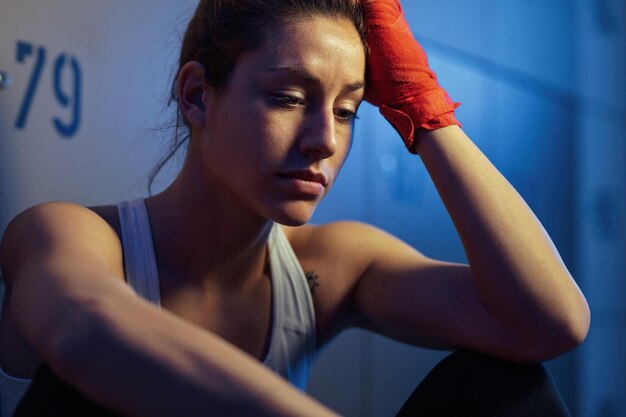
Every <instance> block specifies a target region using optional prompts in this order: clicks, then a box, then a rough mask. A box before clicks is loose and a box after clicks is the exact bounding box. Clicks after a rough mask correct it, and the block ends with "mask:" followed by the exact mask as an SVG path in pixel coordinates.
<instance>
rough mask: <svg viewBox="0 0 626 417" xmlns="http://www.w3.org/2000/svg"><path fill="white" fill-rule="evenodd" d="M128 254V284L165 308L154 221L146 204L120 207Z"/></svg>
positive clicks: (123, 244) (124, 244) (123, 234)
mask: <svg viewBox="0 0 626 417" xmlns="http://www.w3.org/2000/svg"><path fill="white" fill-rule="evenodd" d="M117 210H118V213H119V217H120V229H121V233H122V248H123V250H124V273H125V274H126V281H127V282H128V284H129V285H130V286H131V287H132V288H133V289H134V290H135V292H137V294H138V295H139V296H140V297H142V298H144V299H146V300H147V301H149V302H150V303H152V304H154V305H156V306H159V307H160V306H161V293H160V290H159V274H158V269H157V264H156V256H155V254H154V244H153V241H152V231H151V228H150V218H149V217H148V210H147V209H146V205H145V203H144V200H143V199H141V198H139V199H136V200H132V201H125V202H121V203H118V204H117Z"/></svg>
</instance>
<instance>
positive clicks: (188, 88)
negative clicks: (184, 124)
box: [178, 61, 209, 127]
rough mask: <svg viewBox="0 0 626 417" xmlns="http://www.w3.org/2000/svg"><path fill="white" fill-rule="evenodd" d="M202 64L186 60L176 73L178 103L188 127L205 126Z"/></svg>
mask: <svg viewBox="0 0 626 417" xmlns="http://www.w3.org/2000/svg"><path fill="white" fill-rule="evenodd" d="M204 71H205V70H204V65H202V64H201V63H199V62H198V61H190V62H187V63H186V64H185V65H183V67H182V68H181V69H180V72H179V74H178V103H179V106H180V108H181V110H182V112H183V114H184V115H185V118H186V119H187V121H188V122H189V125H190V127H191V126H193V127H204V126H205V119H204V116H205V111H206V99H207V96H206V92H207V91H208V89H209V86H208V85H207V83H206V81H205V79H204Z"/></svg>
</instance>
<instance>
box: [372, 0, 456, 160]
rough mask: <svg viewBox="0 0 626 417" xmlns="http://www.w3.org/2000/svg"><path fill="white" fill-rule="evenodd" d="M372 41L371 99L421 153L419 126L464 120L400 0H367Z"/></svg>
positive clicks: (446, 123) (437, 126)
mask: <svg viewBox="0 0 626 417" xmlns="http://www.w3.org/2000/svg"><path fill="white" fill-rule="evenodd" d="M363 6H364V10H365V18H366V21H367V27H368V35H367V42H368V46H369V59H368V76H367V89H366V91H365V100H367V101H369V102H370V103H372V104H374V105H375V106H379V107H380V112H381V113H382V115H383V116H385V118H386V119H387V120H388V121H389V122H390V123H391V124H392V125H393V126H394V127H395V128H396V129H397V130H398V132H399V133H400V135H401V136H402V138H403V139H404V143H405V145H406V147H407V148H408V149H409V151H411V152H413V153H415V149H414V148H413V141H414V138H415V130H416V129H418V128H424V129H428V130H434V129H437V128H440V127H444V126H449V125H459V126H460V125H461V124H460V123H459V121H458V120H457V119H456V117H455V116H454V110H455V109H456V108H457V107H459V106H460V103H455V102H454V101H452V99H450V97H449V96H448V93H446V92H445V90H444V89H443V88H441V87H440V86H439V84H438V82H437V77H436V75H435V73H434V72H433V71H432V70H431V69H430V67H429V66H428V59H427V58H426V54H425V53H424V50H423V49H422V47H421V46H420V45H419V43H417V41H416V40H415V38H414V37H413V34H412V33H411V29H410V28H409V25H408V23H407V21H406V19H405V18H404V14H403V12H402V6H401V5H400V1H399V0H363Z"/></svg>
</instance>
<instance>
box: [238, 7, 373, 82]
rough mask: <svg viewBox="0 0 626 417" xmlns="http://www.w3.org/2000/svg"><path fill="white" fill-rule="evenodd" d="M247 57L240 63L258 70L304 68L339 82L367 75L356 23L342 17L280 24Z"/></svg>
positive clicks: (307, 18) (306, 19)
mask: <svg viewBox="0 0 626 417" xmlns="http://www.w3.org/2000/svg"><path fill="white" fill-rule="evenodd" d="M244 55H247V56H242V57H241V58H242V60H241V61H240V64H242V65H243V66H244V67H245V66H252V67H254V69H255V70H256V71H269V70H271V69H273V68H279V67H290V68H303V69H306V70H307V71H309V72H313V73H315V74H316V76H319V77H322V78H327V79H335V80H337V81H338V82H339V81H341V82H346V81H347V80H349V82H358V81H362V80H363V79H364V76H365V75H364V74H365V48H364V46H363V43H362V41H361V38H360V36H359V34H358V32H357V30H356V28H355V27H354V24H352V23H351V22H350V21H348V20H347V19H345V18H342V17H328V16H312V17H300V18H297V19H294V20H293V21H290V22H288V23H285V24H281V25H277V26H276V27H273V28H271V29H270V30H268V33H267V35H266V40H265V42H264V43H263V45H262V46H261V47H260V48H258V49H256V50H254V51H249V52H248V53H244ZM246 61H247V65H246V64H245V63H244V62H246Z"/></svg>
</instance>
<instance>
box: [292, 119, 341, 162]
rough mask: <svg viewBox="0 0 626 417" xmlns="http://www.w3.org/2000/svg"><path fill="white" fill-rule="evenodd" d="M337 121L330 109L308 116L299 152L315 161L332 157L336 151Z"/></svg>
mask: <svg viewBox="0 0 626 417" xmlns="http://www.w3.org/2000/svg"><path fill="white" fill-rule="evenodd" d="M337 139H338V138H337V121H336V120H335V114H334V112H333V110H332V109H329V110H328V109H320V110H319V111H316V112H315V114H310V115H309V117H308V120H307V123H306V125H305V129H304V131H303V135H302V138H301V141H300V151H301V152H302V153H303V154H306V155H310V156H311V157H313V158H315V159H326V158H330V157H331V156H333V155H334V154H335V153H336V152H337V149H338V142H337Z"/></svg>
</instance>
